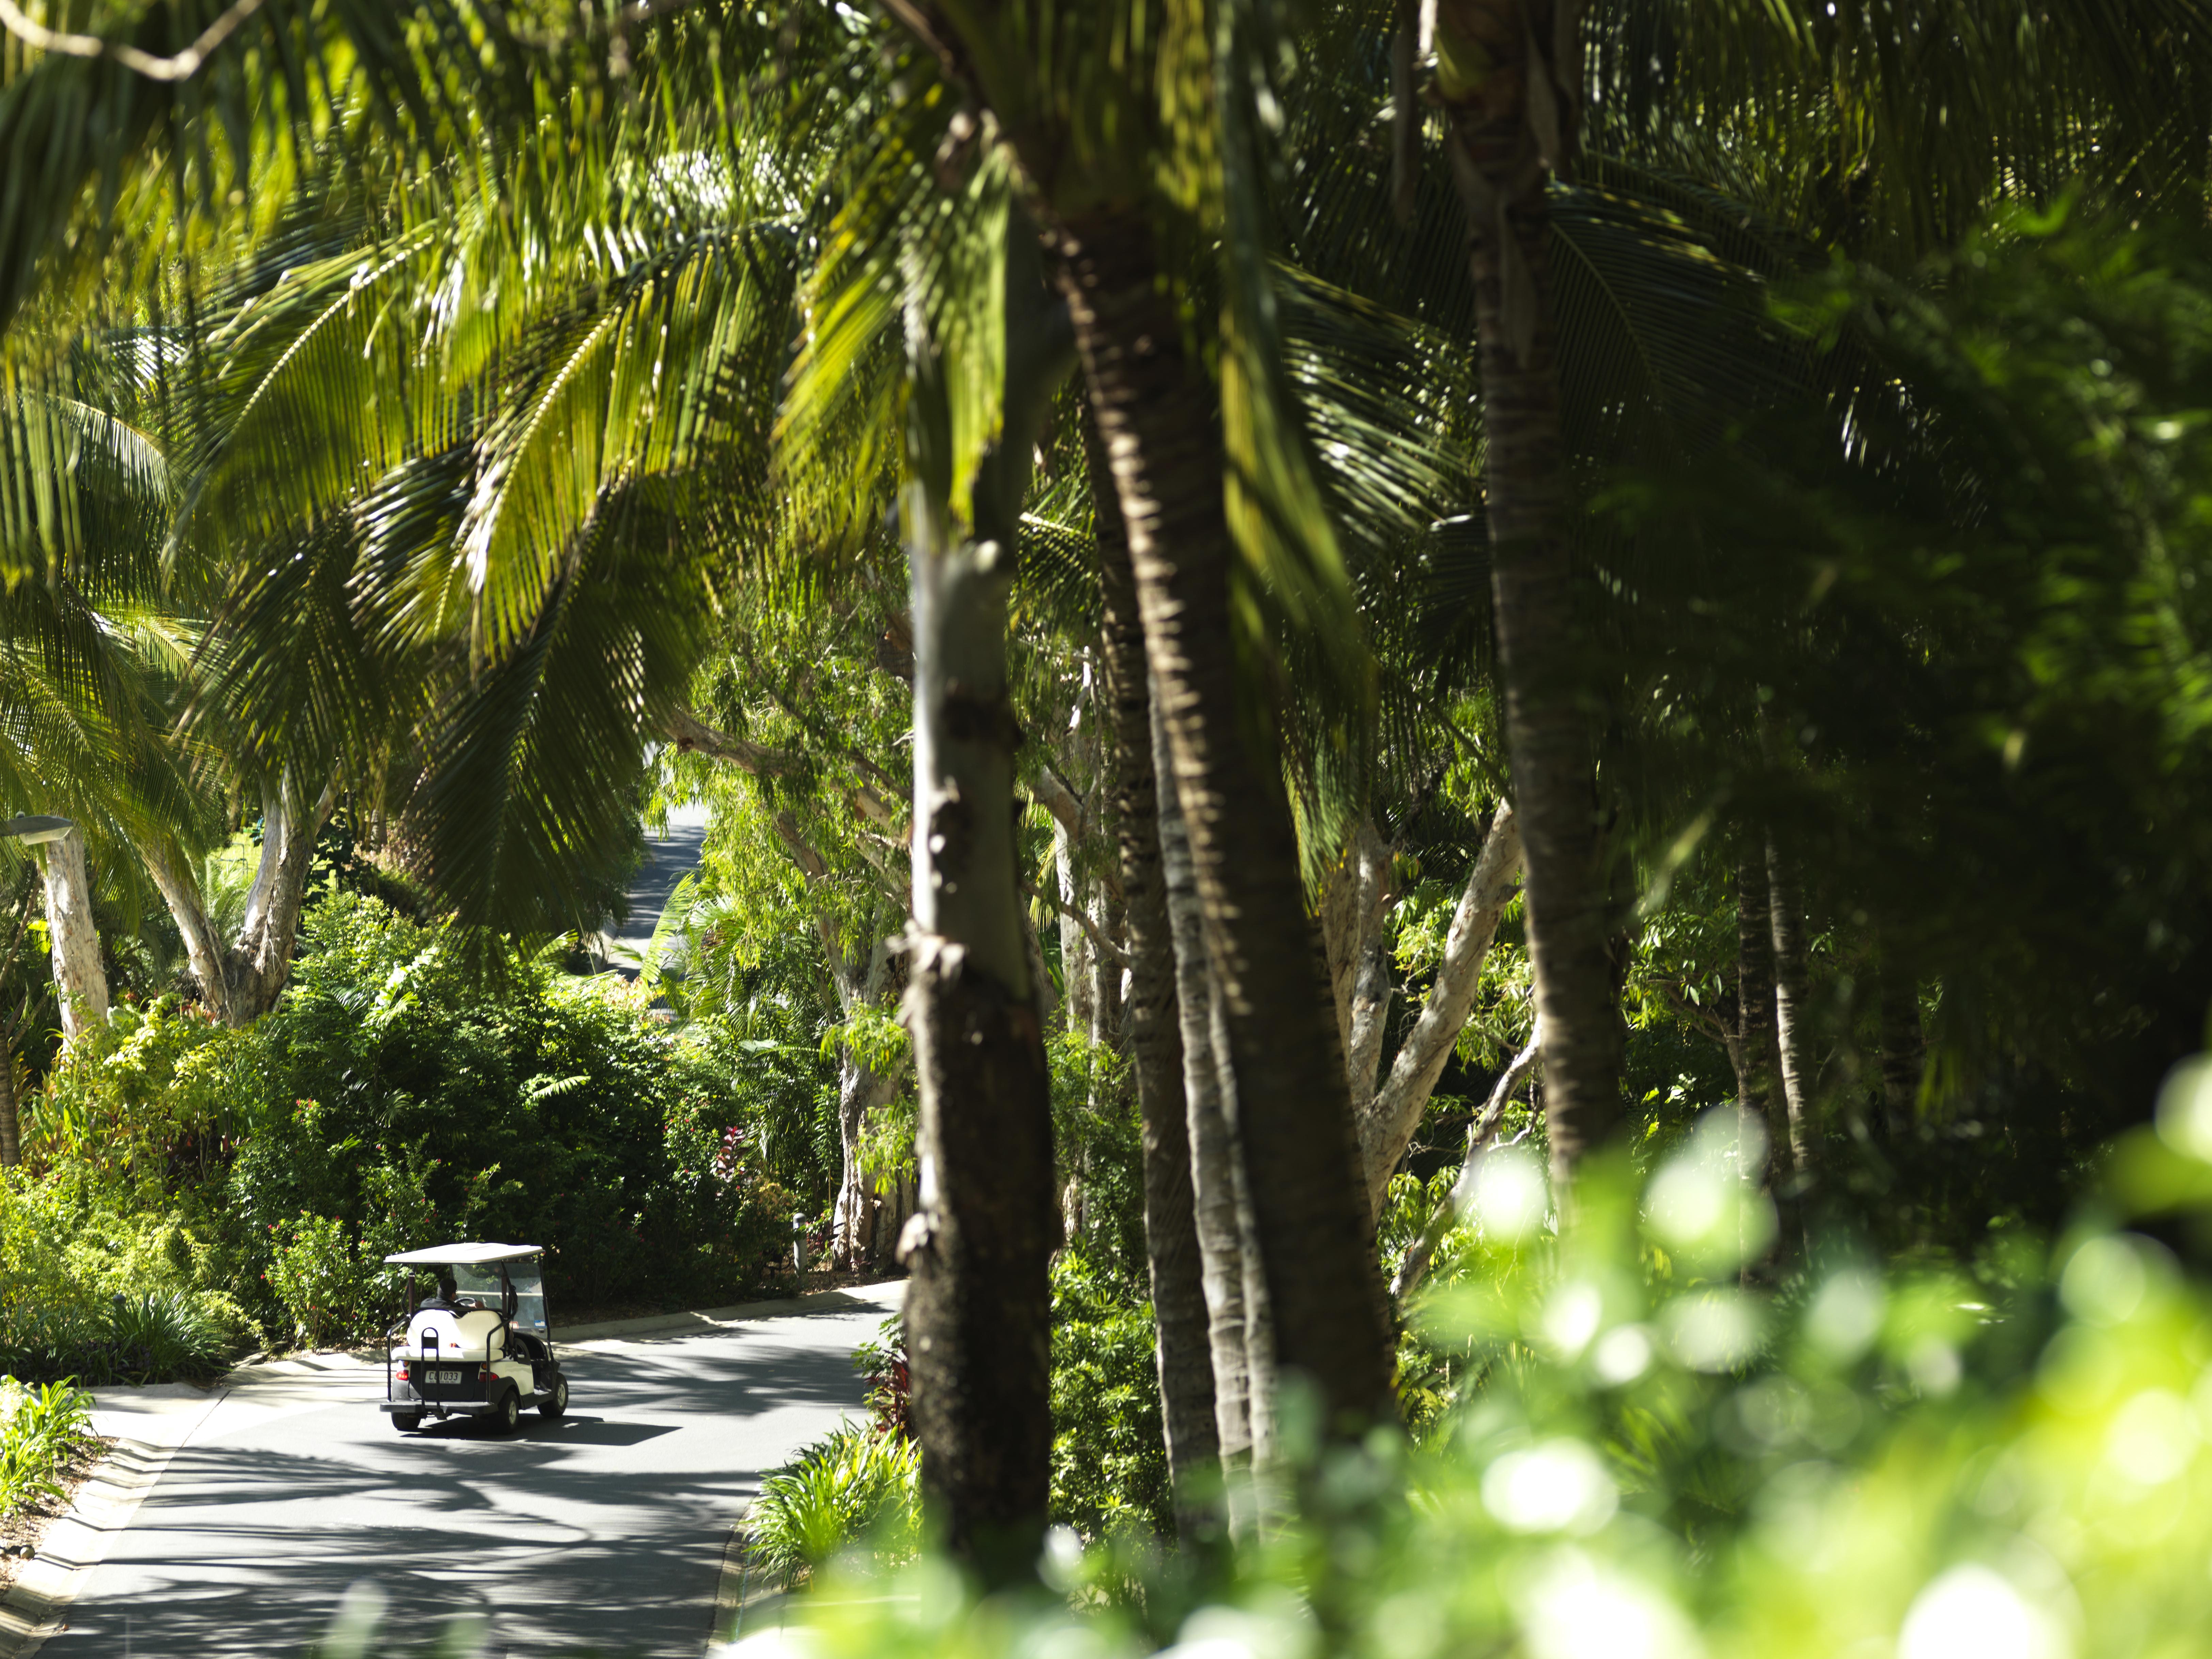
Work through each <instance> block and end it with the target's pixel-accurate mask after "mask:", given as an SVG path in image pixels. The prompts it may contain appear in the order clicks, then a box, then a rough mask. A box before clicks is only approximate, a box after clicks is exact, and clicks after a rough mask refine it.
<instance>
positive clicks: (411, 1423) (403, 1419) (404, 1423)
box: [392, 1412, 422, 1434]
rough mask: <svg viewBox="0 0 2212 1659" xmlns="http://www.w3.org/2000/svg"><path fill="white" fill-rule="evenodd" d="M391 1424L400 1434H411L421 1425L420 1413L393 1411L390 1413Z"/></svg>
mask: <svg viewBox="0 0 2212 1659" xmlns="http://www.w3.org/2000/svg"><path fill="white" fill-rule="evenodd" d="M392 1427H393V1428H395V1429H397V1430H398V1431H399V1432H400V1433H402V1434H412V1433H414V1432H415V1431H416V1430H417V1429H419V1428H421V1427H422V1413H420V1412H394V1413H392Z"/></svg>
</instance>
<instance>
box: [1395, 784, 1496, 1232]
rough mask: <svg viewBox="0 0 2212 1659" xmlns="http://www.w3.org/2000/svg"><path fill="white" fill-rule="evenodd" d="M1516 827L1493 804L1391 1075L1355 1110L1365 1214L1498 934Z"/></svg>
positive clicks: (1407, 1136) (1416, 1115)
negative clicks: (1431, 978) (1494, 812)
mask: <svg viewBox="0 0 2212 1659" xmlns="http://www.w3.org/2000/svg"><path fill="white" fill-rule="evenodd" d="M1521 862H1522V854H1521V825H1520V821H1519V820H1518V819H1517V818H1516V817H1515V815H1514V811H1513V805H1512V803H1511V802H1510V801H1501V802H1499V803H1498V816H1497V817H1494V818H1492V820H1491V824H1490V833H1489V835H1488V836H1486V837H1485V838H1484V840H1483V843H1482V852H1481V854H1480V856H1479V857H1478V858H1477V859H1476V860H1475V863H1474V870H1473V872H1470V873H1469V875H1468V880H1467V890H1466V891H1465V892H1464V893H1462V895H1461V896H1460V901H1459V908H1458V909H1457V910H1456V911H1455V912H1454V913H1453V915H1452V924H1451V931H1450V933H1448V934H1447V935H1446V936H1445V939H1444V959H1443V963H1441V964H1440V965H1439V966H1438V967H1437V978H1436V983H1435V984H1434V985H1432V986H1431V987H1429V994H1428V1000H1426V1001H1425V1002H1424V1003H1423V1004H1422V1005H1421V1012H1420V1016H1419V1018H1417V1019H1416V1020H1415V1021H1414V1022H1413V1029H1412V1030H1409V1031H1407V1033H1406V1036H1405V1041H1404V1042H1401V1044H1400V1045H1399V1048H1398V1055H1397V1058H1396V1059H1395V1060H1393V1061H1391V1063H1390V1075H1389V1077H1387V1078H1385V1079H1383V1086H1382V1087H1381V1088H1380V1089H1377V1090H1376V1091H1375V1097H1374V1099H1372V1100H1371V1101H1367V1102H1364V1103H1361V1105H1360V1107H1359V1110H1358V1134H1359V1154H1360V1163H1361V1164H1362V1165H1363V1167H1364V1170H1365V1178H1366V1190H1367V1213H1368V1215H1369V1217H1370V1218H1373V1217H1375V1216H1376V1215H1378V1214H1380V1213H1381V1212H1382V1207H1383V1194H1384V1192H1385V1191H1386V1190H1388V1188H1389V1185H1390V1176H1391V1172H1392V1171H1393V1170H1395V1169H1396V1168H1397V1167H1398V1160H1399V1159H1400V1158H1403V1157H1404V1156H1405V1155H1406V1148H1407V1146H1410V1145H1411V1144H1412V1143H1413V1131H1414V1130H1415V1129H1416V1128H1418V1127H1419V1125H1420V1121H1421V1113H1422V1111H1423V1109H1425V1107H1426V1106H1427V1105H1428V1103H1429V1097H1430V1096H1431V1094H1432V1093H1434V1092H1435V1091H1436V1086H1437V1079H1438V1078H1439V1077H1441V1076H1443V1069H1444V1063H1445V1062H1446V1061H1447V1060H1449V1059H1450V1058H1451V1051H1452V1045H1453V1044H1454V1043H1455V1042H1458V1041H1459V1034H1460V1032H1461V1031H1462V1030H1463V1029H1464V1028H1465V1027H1466V1024H1467V1018H1468V1013H1469V1012H1471V1011H1472V1010H1473V1008H1474V994H1475V992H1476V991H1477V990H1479V989H1480V987H1481V984H1482V964H1483V962H1484V960H1485V959H1486V957H1488V956H1489V954H1490V946H1491V942H1492V940H1493V939H1496V938H1497V936H1498V920H1499V918H1500V917H1501V916H1503V915H1504V911H1505V907H1506V905H1507V904H1508V903H1509V902H1510V901H1511V899H1512V897H1513V892H1514V889H1515V888H1516V887H1517V886H1519V885H1520V882H1521Z"/></svg>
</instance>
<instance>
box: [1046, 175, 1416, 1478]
mask: <svg viewBox="0 0 2212 1659" xmlns="http://www.w3.org/2000/svg"><path fill="white" fill-rule="evenodd" d="M1060 253H1061V257H1062V267H1061V273H1060V280H1061V285H1062V288H1063V289H1064V290H1065V291H1066V295H1067V296H1068V305H1069V309H1070V312H1071V313H1072V315H1073V320H1074V323H1075V332H1076V342H1077V347H1078V349H1079V352H1080V354H1081V356H1082V360H1083V365H1084V370H1085V378H1086V380H1087V381H1088V384H1089V387H1090V392H1091V408H1092V410H1094V412H1095V414H1096V416H1097V422H1098V428H1099V434H1100V436H1101V437H1102V438H1103V440H1104V442H1105V445H1106V450H1107V454H1108V456H1109V459H1110V462H1111V465H1112V469H1113V473H1114V482H1115V493H1116V495H1117V496H1118V498H1119V500H1120V501H1121V519H1122V523H1123V525H1124V526H1125V528H1126V530H1127V536H1128V540H1129V555H1130V562H1131V564H1132V566H1133V568H1134V571H1135V573H1136V580H1137V593H1138V602H1139V607H1140V609H1141V611H1142V614H1143V617H1144V625H1145V644H1146V655H1147V659H1148V660H1149V661H1150V664H1151V666H1152V675H1153V682H1154V688H1155V690H1156V693H1157V695H1158V698H1159V701H1160V706H1161V714H1162V717H1163V720H1164V726H1165V729H1166V735H1167V739H1168V741H1167V754H1168V757H1169V760H1170V764H1171V766H1172V768H1173V770H1174V775H1175V781H1176V792H1177V797H1178V801H1179V805H1180V806H1181V809H1182V815H1183V819H1184V823H1185V827H1186V829H1187V832H1188V836H1189V840H1190V849H1191V860H1192V866H1193V870H1194V875H1195V878H1196V881H1197V885H1198V891H1199V896H1200V901H1201V902H1202V904H1203V906H1204V910H1205V921H1206V956H1207V959H1208V961H1209V962H1210V963H1211V964H1212V969H1213V981H1214V988H1215V989H1216V990H1217V991H1218V997H1219V1007H1218V1018H1219V1019H1220V1021H1221V1022H1222V1024H1223V1025H1224V1027H1225V1031H1226V1034H1227V1037H1228V1048H1229V1052H1230V1055H1231V1060H1232V1062H1233V1066H1232V1070H1233V1073H1234V1074H1233V1077H1232V1078H1231V1079H1230V1081H1231V1082H1232V1083H1233V1085H1234V1087H1235V1090H1236V1092H1237V1097H1239V1098H1240V1099H1242V1100H1244V1101H1247V1102H1249V1103H1252V1106H1253V1108H1254V1109H1253V1110H1252V1111H1250V1112H1249V1114H1247V1115H1246V1117H1245V1119H1244V1121H1243V1124H1242V1126H1241V1127H1242V1128H1243V1147H1242V1155H1243V1165H1244V1169H1245V1173H1246V1176H1247V1177H1248V1180H1249V1187H1250V1194H1251V1200H1252V1206H1253V1211H1254V1214H1255V1219H1256V1222H1257V1225H1258V1227H1259V1232H1260V1237H1261V1241H1262V1246H1263V1249H1262V1259H1261V1262H1260V1264H1259V1265H1260V1267H1261V1273H1262V1274H1263V1275H1264V1278H1265V1281H1266V1284H1267V1297H1268V1303H1269V1306H1270V1309H1271V1310H1272V1313H1273V1320H1274V1335H1275V1342H1276V1350H1277V1353H1278V1356H1279V1359H1280V1361H1281V1363H1282V1364H1283V1367H1284V1369H1285V1371H1286V1372H1287V1371H1297V1372H1300V1373H1303V1374H1304V1376H1307V1377H1309V1378H1310V1380H1311V1381H1312V1383H1313V1384H1314V1385H1315V1386H1316V1388H1317V1389H1318V1390H1319V1393H1320V1396H1321V1401H1322V1409H1323V1422H1324V1425H1325V1426H1326V1431H1328V1432H1329V1433H1332V1434H1334V1433H1351V1432H1356V1431H1357V1430H1358V1427H1359V1426H1360V1425H1364V1424H1366V1423H1369V1422H1371V1421H1373V1420H1375V1419H1376V1418H1377V1417H1379V1416H1383V1415H1387V1414H1389V1413H1391V1412H1392V1411H1393V1403H1392V1400H1391V1395H1390V1364H1391V1353H1390V1341H1389V1327H1388V1324H1387V1322H1386V1319H1385V1315H1384V1310H1383V1295H1382V1289H1383V1287H1382V1284H1381V1282H1380V1276H1379V1274H1378V1273H1377V1272H1376V1264H1375V1261H1374V1260H1373V1253H1372V1252H1371V1251H1370V1250H1369V1249H1367V1248H1366V1239H1365V1231H1366V1230H1365V1227H1364V1208H1363V1206H1362V1204H1361V1201H1360V1194H1359V1191H1358V1182H1357V1170H1358V1164H1357V1158H1358V1152H1357V1149H1356V1147H1355V1146H1354V1144H1353V1141H1352V1120H1351V1103H1350V1100H1349V1097H1348V1095H1347V1093H1346V1089H1345V1084H1344V1076H1345V1072H1344V1052H1343V1048H1342V1046H1341V1044H1340V1042H1339V1041H1338V1038H1337V1030H1336V1018H1335V1013H1334V1010H1333V1008H1332V1007H1331V1006H1330V997H1329V993H1328V979H1327V976H1326V974H1325V972H1324V969H1323V968H1322V962H1321V954H1320V951H1319V948H1318V943H1317V941H1316V939H1315V937H1314V930H1313V927H1312V925H1311V923H1310V921H1309V920H1308V918H1307V915H1306V911H1305V897H1304V882H1303V879H1302V877H1301V874H1300V871H1299V867H1298V858H1297V836H1296V833H1295V831H1294V829H1293V828H1292V825H1291V815H1290V808H1289V804H1288V802H1287V801H1286V799H1285V797H1284V794H1283V791H1282V787H1281V782H1280V779H1279V777H1278V776H1277V775H1275V774H1274V772H1273V769H1272V768H1271V767H1269V766H1267V765H1263V764H1262V763H1261V761H1260V759H1259V757H1257V756H1255V753H1254V752H1253V750H1252V748H1251V746H1250V744H1249V741H1248V739H1247V738H1246V735H1245V732H1244V731H1243V721H1244V720H1246V719H1247V718H1248V714H1246V712H1245V711H1244V710H1243V708H1242V707H1241V706H1240V695H1239V690H1238V687H1237V671H1236V653H1235V650H1234V648H1233V640H1232V634H1231V613H1230V592H1229V585H1230V572H1231V564H1232V562H1233V558H1234V551H1233V547H1232V544H1231V540H1230V535H1229V528H1228V523H1227V520H1226V518H1225V515H1224V512H1223V507H1222V479H1223V472H1222V459H1221V449H1220V443H1219V439H1218V433H1217V432H1216V429H1215V425H1214V420H1213V409H1212V399H1211V398H1208V397H1207V396H1206V394H1205V387H1204V383H1203V378H1202V376H1200V375H1199V374H1194V373H1193V372H1192V370H1191V366H1190V365H1188V363H1187V362H1186V361H1185V359H1184V356H1183V353H1182V321H1181V319H1180V318H1179V317H1178V316H1177V314H1176V308H1175V307H1174V306H1173V304H1172V303H1171V302H1170V301H1169V299H1168V298H1167V297H1166V296H1165V295H1164V294H1163V293H1162V292H1161V290H1160V287H1159V284H1158V280H1157V279H1158V275H1159V265H1158V258H1157V255H1156V252H1155V250H1154V247H1153V244H1152V233H1151V227H1150V225H1149V223H1148V222H1147V221H1146V218H1145V217H1144V216H1143V215H1142V214H1141V213H1139V212H1135V211H1129V212H1108V213H1103V214H1100V215H1098V216H1095V217H1093V218H1091V219H1089V220H1087V221H1084V222H1075V223H1071V224H1068V225H1066V226H1064V227H1062V231H1061V235H1060ZM1263 1108H1264V1109H1263Z"/></svg>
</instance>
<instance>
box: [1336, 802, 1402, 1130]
mask: <svg viewBox="0 0 2212 1659" xmlns="http://www.w3.org/2000/svg"><path fill="white" fill-rule="evenodd" d="M1390 864H1391V848H1390V846H1389V842H1385V841H1384V840H1383V832H1382V830H1381V829H1379V828H1377V827H1376V823H1375V819H1374V817H1373V816H1372V815H1371V814H1363V815H1362V816H1361V817H1360V819H1359V821H1358V823H1356V824H1354V825H1353V826H1352V835H1351V838H1350V839H1349V841H1348V842H1346V846H1345V848H1344V854H1343V856H1342V858H1341V859H1340V860H1338V862H1337V866H1336V868H1335V869H1334V871H1332V872H1330V874H1329V878H1328V886H1327V887H1326V888H1325V889H1324V890H1323V891H1322V902H1321V934H1322V949H1323V951H1325V952H1326V954H1327V956H1328V979H1329V989H1330V991H1331V992H1332V993H1333V994H1334V998H1335V1001H1336V1029H1337V1034H1338V1036H1339V1037H1340V1040H1341V1041H1342V1042H1343V1043H1344V1072H1345V1079H1346V1082H1347V1083H1349V1084H1350V1085H1351V1089H1352V1110H1353V1114H1354V1115H1355V1117H1356V1116H1357V1115H1358V1110H1359V1108H1360V1107H1361V1106H1363V1105H1364V1104H1365V1103H1367V1102H1368V1101H1369V1100H1370V1099H1372V1098H1373V1097H1374V1094H1375V1079H1376V1074H1377V1073H1379V1072H1380V1071H1381V1069H1382V1064H1383V1036H1384V1035H1385V1031H1386V1029H1387V1027H1388V1026H1389V1015H1390V1001H1391V994H1392V986H1391V983H1390V957H1389V949H1388V948H1387V947H1386V945H1384V943H1383V919H1384V918H1385V917H1386V916H1387V915H1389V908H1390Z"/></svg>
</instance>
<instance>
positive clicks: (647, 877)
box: [599, 806, 708, 977]
mask: <svg viewBox="0 0 2212 1659" xmlns="http://www.w3.org/2000/svg"><path fill="white" fill-rule="evenodd" d="M707 816H708V814H707V809H706V808H705V807H704V806H678V807H673V808H671V809H670V811H669V814H668V833H667V835H665V836H661V835H659V834H657V833H656V832H654V831H653V830H651V829H648V830H647V831H646V832H645V863H644V865H643V866H642V867H641V868H640V869H639V871H638V872H637V874H636V875H635V877H633V878H631V880H630V884H629V888H628V889H627V892H628V896H629V921H625V922H623V923H622V924H621V925H620V926H619V927H617V928H615V929H613V930H612V931H611V932H608V933H602V934H600V935H599V953H600V956H601V957H602V959H603V960H604V961H605V963H606V965H607V966H608V967H610V968H614V969H618V970H620V971H621V972H622V974H623V975H624V976H626V977H630V976H635V974H636V973H637V969H638V964H639V963H640V962H641V960H642V959H643V958H644V956H645V951H646V947H647V945H651V944H652V943H653V929H654V928H655V927H659V925H660V912H661V910H662V909H663V908H664V907H665V906H666V904H667V903H668V896H669V895H670V894H671V893H672V892H674V891H675V890H676V884H677V883H678V882H679V881H681V880H683V879H684V877H686V876H688V875H690V873H691V872H693V871H694V870H696V869H697V868H698V867H699V849H700V848H702V846H703V845H705V843H706V840H707Z"/></svg>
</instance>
